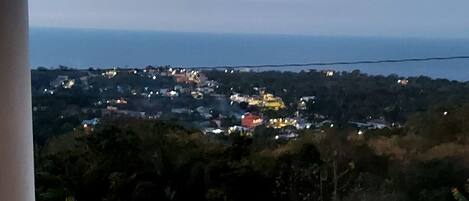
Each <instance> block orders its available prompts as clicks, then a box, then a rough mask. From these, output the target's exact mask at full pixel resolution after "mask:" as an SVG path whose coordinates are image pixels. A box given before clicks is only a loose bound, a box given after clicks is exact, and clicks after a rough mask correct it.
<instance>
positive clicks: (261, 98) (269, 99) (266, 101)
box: [230, 92, 286, 110]
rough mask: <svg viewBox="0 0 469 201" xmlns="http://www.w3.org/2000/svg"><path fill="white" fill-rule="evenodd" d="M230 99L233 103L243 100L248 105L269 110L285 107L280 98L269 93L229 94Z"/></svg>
mask: <svg viewBox="0 0 469 201" xmlns="http://www.w3.org/2000/svg"><path fill="white" fill-rule="evenodd" d="M230 100H231V101H232V102H233V103H235V102H236V103H242V102H245V103H247V104H248V105H249V106H255V107H259V108H264V109H270V110H281V109H285V108H286V107H285V103H284V102H283V100H282V98H280V97H276V96H274V95H273V94H270V93H264V92H260V95H254V96H250V95H243V94H238V93H236V94H233V95H231V96H230Z"/></svg>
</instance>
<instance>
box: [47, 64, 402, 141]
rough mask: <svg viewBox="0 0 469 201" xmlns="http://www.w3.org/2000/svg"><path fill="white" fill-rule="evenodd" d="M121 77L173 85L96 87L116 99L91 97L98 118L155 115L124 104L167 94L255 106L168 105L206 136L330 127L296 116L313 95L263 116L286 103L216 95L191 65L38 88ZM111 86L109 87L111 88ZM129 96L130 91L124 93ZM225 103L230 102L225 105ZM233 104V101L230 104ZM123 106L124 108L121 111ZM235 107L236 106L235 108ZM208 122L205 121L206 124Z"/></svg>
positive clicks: (286, 135)
mask: <svg viewBox="0 0 469 201" xmlns="http://www.w3.org/2000/svg"><path fill="white" fill-rule="evenodd" d="M234 72H235V71H234V70H226V71H225V73H234ZM121 73H122V74H125V75H127V76H129V75H130V76H138V77H139V78H142V79H147V80H150V81H151V80H158V79H160V78H165V79H168V78H170V79H173V80H174V85H173V86H169V87H168V86H166V87H165V88H151V87H148V86H138V87H139V88H124V87H123V86H121V85H117V86H111V88H110V87H109V86H100V88H99V92H100V93H105V92H107V91H111V90H113V91H116V93H115V94H116V97H114V98H107V99H105V98H103V99H101V100H97V102H95V104H94V106H95V107H96V108H100V109H99V111H100V113H101V115H102V116H108V115H113V116H116V115H117V116H130V117H135V118H146V119H158V118H160V117H161V116H162V114H163V113H162V112H157V111H146V112H144V111H133V110H131V109H129V108H132V107H130V106H129V105H130V104H129V103H130V102H132V101H134V98H136V99H138V98H143V99H148V100H151V99H152V98H156V97H169V98H170V100H171V101H173V100H178V98H180V97H182V96H183V97H185V98H187V97H191V98H193V99H194V100H196V101H202V100H204V99H205V98H207V97H210V98H212V99H217V100H219V101H220V102H227V105H228V107H231V108H235V107H238V106H236V105H239V104H241V103H245V104H247V105H248V106H250V107H255V108H259V109H260V111H261V112H245V110H239V109H238V110H237V111H235V110H232V111H229V112H226V111H225V113H224V114H218V115H214V114H213V111H212V107H213V105H204V106H195V107H191V105H186V106H182V107H172V106H170V107H171V108H170V109H169V112H170V113H172V114H174V115H180V116H182V115H186V116H190V115H193V114H197V115H198V117H199V118H200V119H198V120H196V121H199V122H201V123H200V128H201V130H202V131H203V132H204V133H206V134H215V135H220V134H226V135H228V134H232V133H241V134H246V135H252V134H253V133H254V130H255V128H257V127H259V126H265V127H267V128H272V129H276V130H279V131H280V133H281V134H279V135H276V136H275V139H291V138H296V137H298V134H297V131H298V130H303V129H312V128H321V127H324V126H329V127H333V126H334V124H333V122H332V121H330V120H327V118H326V117H324V116H322V115H320V114H315V115H317V118H316V116H315V119H321V121H320V122H316V123H312V122H308V121H306V120H305V119H304V118H302V117H301V115H299V113H300V111H302V110H306V109H307V108H308V106H309V105H310V104H315V102H316V101H317V99H316V97H315V96H304V97H301V98H300V99H299V101H298V104H297V106H298V108H297V113H296V115H295V116H294V117H284V118H267V117H265V116H264V115H263V114H262V112H264V111H279V110H283V109H286V105H285V103H284V101H283V100H282V98H281V97H278V96H275V95H274V94H272V93H268V92H266V90H265V89H258V90H257V91H258V92H259V93H258V94H256V95H246V94H240V93H234V94H232V95H230V96H229V97H227V96H226V95H224V94H216V89H217V88H218V87H219V84H218V83H217V82H216V81H213V80H209V79H208V78H207V76H205V75H204V74H203V73H202V72H201V71H198V70H194V69H184V68H153V67H147V68H144V69H109V70H105V71H99V73H97V74H96V73H91V72H88V74H87V75H83V76H81V77H79V79H72V78H70V77H69V76H66V75H59V76H57V77H56V78H55V79H54V80H52V81H51V82H50V84H49V85H50V86H49V88H45V89H44V92H43V93H44V94H48V95H53V94H54V92H55V91H56V90H58V89H71V88H73V87H76V86H77V82H76V81H79V83H80V84H79V85H80V86H81V87H83V88H84V89H90V88H93V86H92V85H89V84H88V82H89V80H90V78H93V77H98V76H101V79H103V78H104V79H118V78H119V75H120V74H121ZM334 73H335V72H334V71H324V74H325V76H327V77H332V76H334ZM398 84H400V85H407V84H408V80H399V81H398ZM114 87H115V88H114ZM129 94H130V95H129ZM229 103H231V104H229ZM235 103H237V104H235ZM230 105H231V106H230ZM124 108H125V109H124ZM238 108H240V107H238ZM233 116H234V117H236V118H235V119H236V121H237V122H238V123H237V124H234V125H233V124H231V125H230V126H222V124H221V121H222V119H224V118H227V117H233ZM207 122H208V123H207ZM98 123H99V118H93V119H89V120H83V121H82V127H83V128H84V129H86V130H91V131H92V128H94V126H96V125H97V124H98ZM349 123H350V124H352V125H355V126H356V127H357V128H358V129H359V133H358V134H360V135H361V134H363V133H364V131H365V130H367V129H382V128H386V127H388V124H387V123H386V122H385V121H384V120H383V121H369V122H365V123H361V122H349Z"/></svg>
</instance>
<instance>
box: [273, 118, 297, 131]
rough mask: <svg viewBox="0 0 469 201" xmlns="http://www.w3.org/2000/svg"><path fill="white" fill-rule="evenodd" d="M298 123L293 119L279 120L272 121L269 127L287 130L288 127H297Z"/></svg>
mask: <svg viewBox="0 0 469 201" xmlns="http://www.w3.org/2000/svg"><path fill="white" fill-rule="evenodd" d="M297 123H298V121H297V120H296V119H292V118H278V119H270V120H269V124H268V125H267V127H271V128H275V129H280V128H285V127H287V126H296V125H297Z"/></svg>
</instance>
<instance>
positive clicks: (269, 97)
mask: <svg viewBox="0 0 469 201" xmlns="http://www.w3.org/2000/svg"><path fill="white" fill-rule="evenodd" d="M262 99H263V100H262V101H263V106H264V107H265V108H267V109H272V110H280V109H284V108H285V103H284V102H283V100H282V99H281V98H279V97H275V96H274V95H273V94H264V95H263V96H262Z"/></svg>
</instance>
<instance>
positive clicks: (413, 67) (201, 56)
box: [30, 27, 469, 81]
mask: <svg viewBox="0 0 469 201" xmlns="http://www.w3.org/2000/svg"><path fill="white" fill-rule="evenodd" d="M30 45H31V48H30V57H31V66H32V67H33V68H35V67H39V66H44V67H57V66H59V65H66V66H70V67H74V68H78V69H80V68H83V69H84V68H89V67H94V68H108V67H144V66H148V65H171V66H184V67H198V66H221V65H259V64H283V63H312V62H335V61H356V60H380V59H400V58H416V57H444V56H460V55H469V39H422V38H379V37H345V36H343V37H342V36H330V37H327V36H293V35H260V34H221V33H176V32H152V31H116V30H92V29H62V28H34V27H33V28H31V31H30ZM304 69H334V70H346V71H351V70H354V69H358V70H361V71H363V72H365V73H368V74H379V75H389V74H398V75H401V76H419V75H425V76H430V77H433V78H445V79H450V80H460V81H469V60H451V61H428V62H418V63H417V62H409V63H391V64H363V65H351V66H348V65H346V66H340V65H336V66H321V67H301V68H298V67H287V68H281V69H277V70H284V71H299V70H304ZM258 70H270V69H258Z"/></svg>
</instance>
